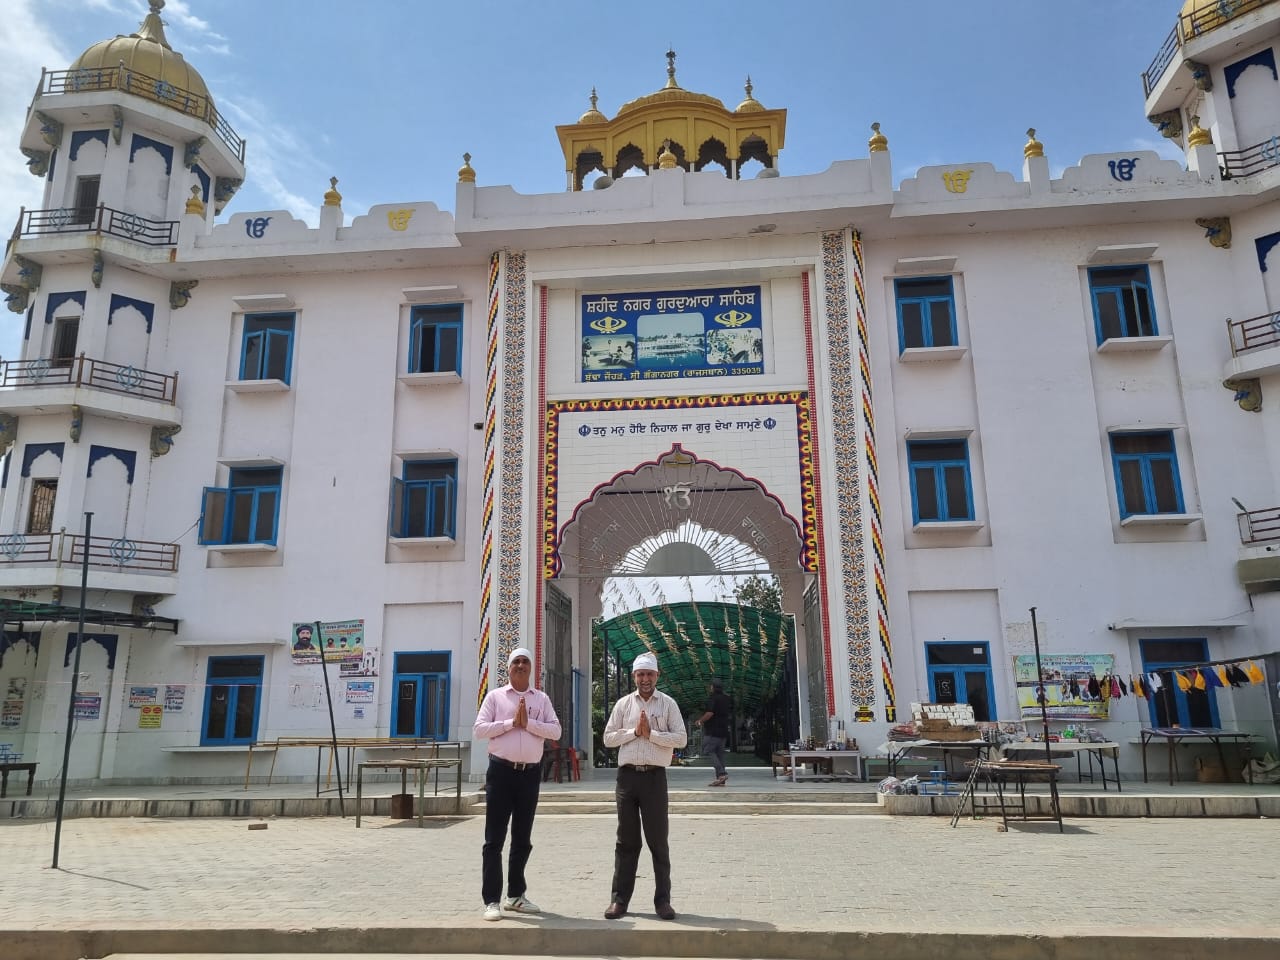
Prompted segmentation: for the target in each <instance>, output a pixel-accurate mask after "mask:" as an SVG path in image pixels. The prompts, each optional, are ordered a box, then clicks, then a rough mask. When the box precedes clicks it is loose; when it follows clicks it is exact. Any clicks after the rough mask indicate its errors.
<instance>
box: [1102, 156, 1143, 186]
mask: <svg viewBox="0 0 1280 960" xmlns="http://www.w3.org/2000/svg"><path fill="white" fill-rule="evenodd" d="M1137 165H1138V158H1137V157H1134V158H1132V159H1129V158H1127V157H1126V158H1125V159H1124V160H1108V161H1107V166H1108V167H1109V168H1110V169H1111V179H1112V180H1132V179H1133V168H1134V167H1136V166H1137Z"/></svg>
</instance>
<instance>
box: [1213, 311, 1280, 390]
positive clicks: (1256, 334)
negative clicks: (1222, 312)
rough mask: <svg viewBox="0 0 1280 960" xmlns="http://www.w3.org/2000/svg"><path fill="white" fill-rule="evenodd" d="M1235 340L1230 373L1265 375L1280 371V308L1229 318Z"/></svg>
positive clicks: (1231, 339)
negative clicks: (1274, 311)
mask: <svg viewBox="0 0 1280 960" xmlns="http://www.w3.org/2000/svg"><path fill="white" fill-rule="evenodd" d="M1227 336H1228V338H1229V339H1230V341H1231V361H1230V362H1229V363H1228V365H1227V371H1226V375H1227V376H1228V377H1261V376H1267V375H1269V374H1273V373H1277V372H1280V312H1277V313H1264V314H1262V315H1261V316H1257V317H1250V318H1248V319H1247V320H1230V319H1228V320H1227Z"/></svg>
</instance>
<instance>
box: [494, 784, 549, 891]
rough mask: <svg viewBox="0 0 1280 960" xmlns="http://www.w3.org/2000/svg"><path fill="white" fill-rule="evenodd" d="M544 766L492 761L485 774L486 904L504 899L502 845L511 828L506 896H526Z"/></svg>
mask: <svg viewBox="0 0 1280 960" xmlns="http://www.w3.org/2000/svg"><path fill="white" fill-rule="evenodd" d="M541 783H542V764H540V763H534V764H530V765H529V766H528V767H526V768H525V769H524V770H513V769H512V768H511V767H507V766H503V765H502V764H500V763H494V762H493V761H492V760H490V761H489V770H488V772H487V773H486V774H485V804H484V849H483V851H482V853H481V861H482V864H483V866H482V872H481V880H480V892H481V895H482V896H483V898H484V902H485V903H497V902H498V901H499V900H501V899H502V845H503V844H504V843H505V842H506V839H507V824H508V823H510V824H511V855H510V857H509V859H508V861H507V896H509V897H520V896H524V892H525V890H526V889H527V885H526V884H525V879H524V867H525V864H527V863H528V862H529V854H530V853H532V852H533V843H532V842H531V838H532V836H533V815H534V813H535V812H537V809H538V788H539V786H540V785H541Z"/></svg>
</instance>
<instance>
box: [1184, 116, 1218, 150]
mask: <svg viewBox="0 0 1280 960" xmlns="http://www.w3.org/2000/svg"><path fill="white" fill-rule="evenodd" d="M1187 146H1188V147H1210V146H1213V134H1211V133H1210V132H1209V131H1208V130H1205V129H1204V128H1203V127H1201V126H1200V118H1199V117H1192V118H1191V132H1190V133H1188V134H1187Z"/></svg>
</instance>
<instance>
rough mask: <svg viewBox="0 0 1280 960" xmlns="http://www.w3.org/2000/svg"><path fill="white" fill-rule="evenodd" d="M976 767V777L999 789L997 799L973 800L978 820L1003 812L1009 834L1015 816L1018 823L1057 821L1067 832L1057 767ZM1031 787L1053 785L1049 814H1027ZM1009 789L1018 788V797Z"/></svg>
mask: <svg viewBox="0 0 1280 960" xmlns="http://www.w3.org/2000/svg"><path fill="white" fill-rule="evenodd" d="M1041 746H1043V744H1042V745H1041ZM973 764H974V775H975V776H976V777H980V778H982V779H984V780H986V781H987V782H988V783H990V784H992V785H993V786H994V787H995V788H996V796H995V798H994V799H992V798H991V797H983V798H979V797H977V796H976V795H975V796H973V798H972V799H973V813H974V816H977V815H978V814H979V813H984V814H985V813H990V812H991V811H993V810H999V811H1000V819H1001V821H1002V823H1003V824H1004V828H1005V830H1006V831H1007V830H1008V829H1009V818H1010V817H1011V816H1012V817H1013V819H1015V820H1054V821H1057V824H1058V832H1059V833H1064V832H1065V830H1064V828H1063V826H1062V804H1061V803H1059V801H1058V772H1059V771H1060V770H1061V769H1062V768H1061V767H1059V766H1058V765H1057V764H1056V763H1046V762H1045V761H1043V760H1040V761H1034V760H975V761H973ZM1028 783H1048V784H1049V812H1048V813H1047V814H1044V813H1039V814H1036V813H1028V812H1027V784H1028ZM1006 787H1010V788H1016V790H1017V794H1016V795H1015V794H1014V793H1013V791H1012V789H1011V790H1010V791H1009V793H1007V794H1006V792H1005V788H1006ZM954 825H955V821H954V820H952V826H954Z"/></svg>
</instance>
